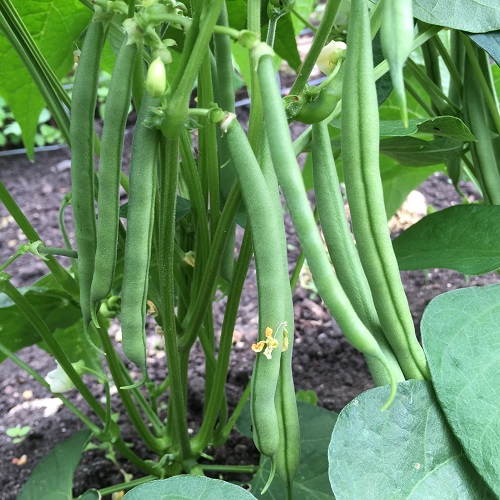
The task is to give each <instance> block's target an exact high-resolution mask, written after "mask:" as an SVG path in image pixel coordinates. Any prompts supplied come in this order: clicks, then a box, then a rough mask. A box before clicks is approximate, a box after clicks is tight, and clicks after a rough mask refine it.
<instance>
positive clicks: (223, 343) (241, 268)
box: [193, 229, 253, 453]
mask: <svg viewBox="0 0 500 500" xmlns="http://www.w3.org/2000/svg"><path fill="white" fill-rule="evenodd" d="M252 253H253V251H252V237H251V233H250V229H247V230H246V231H245V235H244V236H243V242H242V244H241V249H240V254H239V257H238V260H237V262H236V266H235V268H234V274H233V279H232V280H231V283H230V285H229V291H228V294H227V296H228V300H227V304H226V311H225V313H224V321H223V323H222V330H221V336H220V343H219V354H218V357H217V365H216V368H215V376H214V383H213V386H212V392H211V394H210V397H209V399H208V405H207V408H206V410H205V414H204V416H203V423H202V425H201V428H200V431H199V432H198V434H197V436H196V437H195V438H194V439H193V450H194V451H195V453H197V452H201V451H203V450H204V449H205V448H206V446H207V445H208V443H209V442H210V440H211V438H212V433H213V429H214V426H215V423H216V421H217V416H218V414H219V409H220V407H221V402H222V397H223V394H224V385H225V382H226V378H227V369H228V366H229V358H230V355H231V346H232V341H233V332H234V325H235V323H236V318H237V315H238V306H239V303H240V298H241V292H242V289H243V285H244V283H245V278H246V275H247V272H248V266H249V265H250V261H251V259H252Z"/></svg>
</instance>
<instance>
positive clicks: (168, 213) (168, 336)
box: [158, 138, 192, 463]
mask: <svg viewBox="0 0 500 500" xmlns="http://www.w3.org/2000/svg"><path fill="white" fill-rule="evenodd" d="M164 151H165V153H166V154H165V158H164V164H163V165H162V166H161V169H162V172H161V175H159V178H160V181H159V198H160V213H159V241H160V242H161V245H160V248H159V266H158V268H159V274H160V276H159V278H160V293H161V303H160V307H159V309H160V315H161V317H162V319H163V332H164V336H165V348H166V352H167V363H168V370H169V377H170V387H171V392H170V400H171V402H172V410H173V414H172V419H173V422H174V429H175V438H176V439H175V445H177V446H179V455H180V461H181V463H182V462H183V461H184V460H189V459H191V457H192V453H191V447H190V444H189V435H188V429H187V417H186V401H185V398H184V386H183V383H182V377H181V369H180V364H179V354H178V345H177V327H176V322H175V295H174V293H175V291H174V272H173V269H174V242H175V204H176V192H177V177H178V171H179V156H178V155H179V139H178V138H175V139H166V140H165V148H164Z"/></svg>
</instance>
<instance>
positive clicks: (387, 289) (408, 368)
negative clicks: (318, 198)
mask: <svg viewBox="0 0 500 500" xmlns="http://www.w3.org/2000/svg"><path fill="white" fill-rule="evenodd" d="M347 38H348V40H347V54H346V62H345V77H344V88H343V93H342V130H341V141H342V143H341V144H342V165H343V168H344V180H345V184H346V191H347V198H348V200H349V207H350V212H351V220H352V227H353V232H354V237H355V239H356V242H357V246H358V251H359V256H360V258H361V263H362V265H363V269H364V270H365V274H366V277H367V279H368V283H369V285H370V288H371V290H372V294H373V300H374V303H375V308H376V310H377V314H378V317H379V319H380V324H381V326H382V329H383V331H384V334H385V336H386V338H387V340H388V341H389V343H390V344H391V347H392V349H393V351H394V354H395V355H396V358H397V359H398V362H399V365H400V366H401V368H402V370H403V373H404V375H405V377H406V378H415V379H429V377H430V373H429V368H428V366H427V360H426V359H425V355H424V352H423V350H422V348H421V346H420V344H419V343H418V341H417V338H416V336H415V328H414V326H413V320H412V317H411V313H410V309H409V307H408V301H407V298H406V295H405V292H404V290H403V285H402V283H401V277H400V275H399V268H398V263H397V260H396V257H395V255H394V250H393V248H392V243H391V239H390V235H389V229H388V227H387V216H386V212H385V207H384V193H383V190H382V180H381V178H380V167H379V119H378V105H377V94H376V90H375V80H374V76H373V59H372V51H371V36H370V18H369V15H368V8H367V5H366V3H365V2H364V1H363V0H353V1H352V3H351V14H350V18H349V28H348V32H347Z"/></svg>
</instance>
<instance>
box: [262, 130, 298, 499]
mask: <svg viewBox="0 0 500 500" xmlns="http://www.w3.org/2000/svg"><path fill="white" fill-rule="evenodd" d="M259 146H260V147H259V156H258V159H259V164H260V165H261V169H262V173H263V174H264V178H265V180H266V183H267V186H268V189H269V192H270V193H274V195H271V196H270V197H269V199H270V202H271V203H272V204H273V210H274V211H276V212H277V213H282V211H283V208H282V206H281V197H280V196H279V188H278V180H277V179H276V174H275V172H274V168H273V164H272V160H271V153H270V151H269V144H268V141H267V136H266V134H265V130H264V131H263V134H262V137H261V140H260V143H259ZM278 223H279V226H280V233H282V234H285V226H284V221H283V217H279V220H278ZM276 250H277V253H278V259H277V261H276V264H278V265H282V266H284V269H283V270H282V273H283V275H284V276H285V275H286V277H287V278H288V275H289V273H288V259H287V250H286V245H284V244H282V245H277V247H276ZM287 283H288V286H286V287H285V288H284V289H283V290H282V291H281V293H282V294H283V299H284V301H285V321H286V323H287V326H286V330H285V331H284V335H285V332H286V336H284V338H283V347H285V346H286V347H287V349H285V350H284V351H283V352H282V353H281V363H280V375H279V378H278V385H277V388H276V394H275V397H274V405H275V407H276V414H277V416H278V430H279V436H280V441H279V446H278V450H277V452H276V459H275V462H276V472H277V473H278V476H279V477H280V478H281V479H282V480H283V482H284V483H285V485H286V488H287V495H288V498H290V497H291V492H292V482H293V478H294V476H295V473H296V472H297V468H298V466H299V459H300V425H299V414H298V411H297V398H296V396H295V387H294V383H293V373H292V353H293V339H294V313H293V299H292V288H291V287H290V285H289V280H287Z"/></svg>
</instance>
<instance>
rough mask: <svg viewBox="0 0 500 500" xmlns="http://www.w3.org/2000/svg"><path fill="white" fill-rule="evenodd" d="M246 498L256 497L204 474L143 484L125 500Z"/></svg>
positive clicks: (126, 496) (220, 499)
mask: <svg viewBox="0 0 500 500" xmlns="http://www.w3.org/2000/svg"><path fill="white" fill-rule="evenodd" d="M145 498H149V499H151V500H160V499H165V500H166V499H169V500H170V499H171V500H222V499H224V500H233V499H234V500H240V499H241V500H244V499H245V498H246V499H250V498H255V497H254V496H253V495H252V494H251V493H249V492H248V491H247V490H245V489H243V488H241V487H240V486H236V485H235V484H231V483H226V482H225V481H221V480H219V479H210V478H208V477H202V476H188V475H184V476H175V477H171V478H170V479H160V480H158V481H151V482H150V483H146V484H141V485H140V486H136V487H135V488H133V489H131V490H130V491H129V492H128V493H127V494H126V495H125V496H124V497H123V499H124V500H144V499H145Z"/></svg>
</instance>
